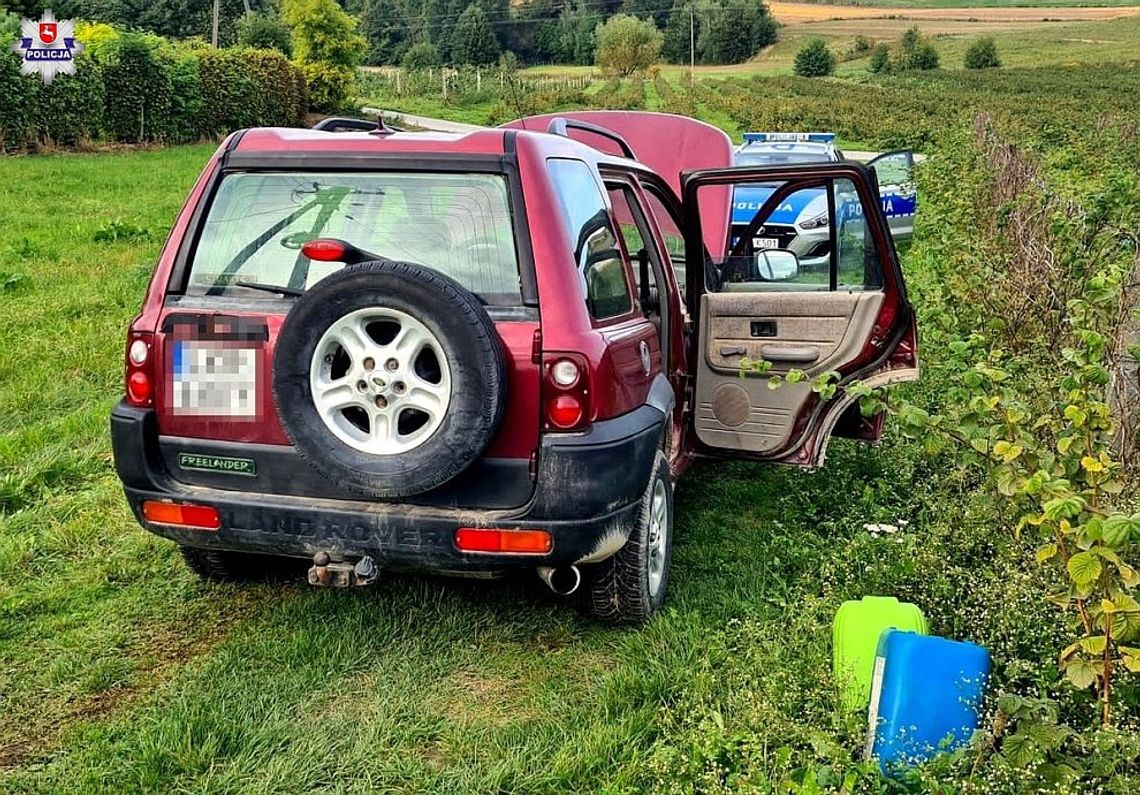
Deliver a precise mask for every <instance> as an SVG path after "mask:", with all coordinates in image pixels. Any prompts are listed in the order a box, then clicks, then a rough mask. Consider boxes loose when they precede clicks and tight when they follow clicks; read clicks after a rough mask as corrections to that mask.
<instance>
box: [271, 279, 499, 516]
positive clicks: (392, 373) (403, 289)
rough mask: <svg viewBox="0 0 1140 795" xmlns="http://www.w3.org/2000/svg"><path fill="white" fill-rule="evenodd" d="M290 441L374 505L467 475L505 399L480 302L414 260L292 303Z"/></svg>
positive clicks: (280, 369)
mask: <svg viewBox="0 0 1140 795" xmlns="http://www.w3.org/2000/svg"><path fill="white" fill-rule="evenodd" d="M273 395H274V400H275V402H276V406H277V412H278V414H279V416H280V418H281V424H282V426H283V427H284V429H285V433H286V435H287V436H288V437H289V439H290V441H292V442H293V445H294V446H295V447H296V448H297V451H298V452H299V453H300V454H301V457H302V458H304V459H305V460H306V461H307V462H309V464H311V465H312V466H313V467H314V468H316V469H317V470H318V471H320V472H321V473H323V474H324V475H325V476H326V477H327V478H329V479H330V480H332V481H334V482H336V483H339V484H342V485H344V486H346V487H348V488H350V489H352V490H354V491H356V492H359V493H360V494H363V495H365V496H367V497H372V498H382V499H384V498H398V497H408V496H412V495H415V494H422V493H424V492H427V491H431V490H432V489H434V488H437V487H438V486H441V485H443V484H444V483H446V482H448V481H449V480H451V479H452V478H454V477H456V476H457V475H458V474H459V473H461V472H462V471H463V470H464V469H466V468H467V467H468V466H470V465H471V464H472V463H473V462H474V461H475V460H476V459H477V458H478V457H479V456H480V455H481V454H482V453H483V451H484V450H485V449H486V447H487V445H488V444H489V443H490V441H491V437H492V436H493V435H494V433H495V430H496V429H497V428H498V425H499V421H500V419H501V418H502V414H503V408H504V406H505V405H506V397H507V371H506V364H505V361H504V355H503V350H502V343H501V342H500V340H499V337H498V333H497V332H496V331H495V327H494V324H493V323H492V321H491V319H490V317H488V315H487V312H486V311H485V310H484V309H483V306H482V304H480V302H479V300H478V299H477V298H476V297H475V296H474V295H472V294H471V293H470V292H468V291H467V290H466V289H464V288H463V287H462V286H461V285H460V284H459V283H457V282H456V281H454V280H453V279H451V278H449V277H447V276H445V275H443V274H441V273H439V272H438V271H434V270H432V269H431V268H426V267H423V266H421V265H416V264H412V263H407V262H394V261H390V260H384V261H376V262H364V263H360V264H357V265H350V266H348V267H346V268H344V269H343V270H340V271H338V272H336V273H334V274H332V275H330V276H328V277H326V278H324V279H322V280H321V281H320V282H318V283H317V284H316V285H315V286H314V287H313V288H312V289H310V290H308V291H307V292H306V293H305V294H304V295H302V296H301V297H300V298H298V299H297V301H296V302H295V303H294V305H293V307H292V309H291V310H290V311H289V314H288V315H287V316H286V318H285V322H284V323H283V325H282V328H281V332H280V334H279V335H278V338H277V347H276V351H275V353H274V360H273Z"/></svg>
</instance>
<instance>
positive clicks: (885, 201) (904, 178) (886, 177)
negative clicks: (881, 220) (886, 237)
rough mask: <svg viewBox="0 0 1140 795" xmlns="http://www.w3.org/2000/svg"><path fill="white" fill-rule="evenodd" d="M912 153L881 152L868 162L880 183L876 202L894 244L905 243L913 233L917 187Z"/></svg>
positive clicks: (905, 151) (916, 209)
mask: <svg viewBox="0 0 1140 795" xmlns="http://www.w3.org/2000/svg"><path fill="white" fill-rule="evenodd" d="M914 164H915V159H914V152H911V151H910V150H899V151H896V152H884V153H883V154H881V155H879V156H878V157H876V158H874V159H872V160H870V161H868V163H867V166H868V167H869V168H873V169H875V176H876V177H877V178H878V180H879V198H880V199H881V202H880V203H881V204H882V206H883V215H884V216H886V219H887V223H888V224H889V225H890V227H891V234H892V235H893V236H894V238H895V240H905V239H907V238H909V237H910V236H911V234H912V233H913V232H914V217H915V215H916V214H917V212H918V185H917V183H916V182H915V180H914Z"/></svg>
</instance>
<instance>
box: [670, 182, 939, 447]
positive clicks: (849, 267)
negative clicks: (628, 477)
mask: <svg viewBox="0 0 1140 795" xmlns="http://www.w3.org/2000/svg"><path fill="white" fill-rule="evenodd" d="M726 185H727V186H733V187H734V191H735V192H736V194H737V195H739V194H741V193H744V194H745V195H749V196H753V197H754V196H756V195H757V193H758V192H759V193H762V194H763V195H765V196H766V198H764V200H763V201H762V202H758V203H759V204H760V206H759V207H757V208H756V211H755V212H754V213H753V215H752V218H751V220H750V221H749V222H748V224H747V225H746V226H743V225H740V224H737V225H735V226H734V227H733V228H732V231H731V232H730V233H729V236H728V240H726V241H720V240H704V239H703V238H702V233H701V229H702V225H701V219H700V213H699V209H698V208H699V207H700V203H701V201H700V199H701V194H702V192H704V191H708V190H715V189H717V188H720V189H721V190H723V187H724V186H726ZM682 192H683V195H684V200H683V205H684V209H685V223H686V227H687V228H686V238H687V240H686V242H687V245H686V252H687V253H686V256H687V258H688V262H687V270H688V274H689V291H690V294H691V295H692V296H694V297H695V299H696V300H693V301H691V302H690V305H691V306H692V307H693V308H694V310H695V312H696V318H695V321H696V326H697V331H698V333H697V334H696V335H694V346H695V350H693V351H691V357H690V361H691V362H693V366H692V370H693V377H694V380H695V384H694V390H693V395H694V397H693V401H694V402H693V405H694V409H695V410H694V412H693V425H694V429H693V430H694V431H695V434H696V438H697V441H698V445H697V449H698V451H700V452H704V453H717V452H720V453H724V452H732V453H736V454H743V455H745V456H748V457H753V458H760V459H764V460H770V461H778V462H783V463H791V464H797V465H801V466H809V467H810V466H817V465H819V464H820V463H822V461H823V456H824V453H825V451H826V446H827V439H828V438H829V437H830V436H831V435H832V434H833V433H834V434H836V435H839V434H842V435H848V436H854V437H857V438H863V439H874V438H877V437H878V435H879V433H880V432H881V428H882V418H881V416H880V417H877V418H865V417H862V416H861V414H860V412H859V406H858V400H857V398H856V397H855V396H853V395H850V394H848V393H847V392H846V390H845V389H844V387H845V386H847V385H849V384H851V383H852V382H854V381H860V382H862V383H864V384H868V385H871V386H879V385H885V384H887V383H891V382H895V381H904V380H913V379H915V378H917V377H918V356H917V350H916V346H915V343H916V339H917V332H916V328H915V323H914V314H913V311H912V309H911V306H910V303H909V302H908V301H907V296H906V287H905V285H904V283H903V276H902V271H901V269H900V268H899V264H898V258H897V255H896V253H895V248H894V244H893V241H892V239H891V235H890V233H889V230H888V227H887V222H886V219H885V217H884V216H883V211H882V207H881V205H880V203H879V194H878V187H877V185H876V182H875V177H874V173H873V172H872V171H871V170H869V169H868V168H866V167H865V166H861V165H859V164H857V163H850V162H837V163H819V164H811V165H798V166H768V167H745V168H725V169H714V170H704V171H696V172H689V173H687V174H685V175H684V176H683V178H682ZM820 208H822V210H821V209H820ZM808 216H810V217H808ZM777 377H778V380H776V379H777ZM813 382H814V386H813ZM777 384H778V388H772V387H773V386H776V385H777ZM833 386H834V387H835V388H832V387H833ZM821 387H822V388H821Z"/></svg>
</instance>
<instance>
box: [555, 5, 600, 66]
mask: <svg viewBox="0 0 1140 795" xmlns="http://www.w3.org/2000/svg"><path fill="white" fill-rule="evenodd" d="M586 3H587V0H576V2H575V3H574V4H573V5H570V4H567V5H566V6H565V8H563V9H562V16H561V17H559V20H558V25H559V28H560V29H561V34H560V36H559V58H558V60H560V61H564V62H569V63H576V64H589V63H593V62H594V50H595V49H596V46H595V45H596V39H595V36H596V34H597V24H596V23H595V22H594V14H593V12H592V11H590V6H588V5H587V4H586Z"/></svg>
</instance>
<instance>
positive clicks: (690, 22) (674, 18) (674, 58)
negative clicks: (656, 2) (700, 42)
mask: <svg viewBox="0 0 1140 795" xmlns="http://www.w3.org/2000/svg"><path fill="white" fill-rule="evenodd" d="M696 24H697V19H696V8H695V7H694V6H693V3H692V0H676V2H674V3H673V8H672V9H671V10H670V11H669V18H668V19H667V20H666V21H665V32H664V37H663V39H662V42H661V57H662V58H664V59H665V60H666V61H668V62H669V63H688V62H689V57H690V52H689V48H690V38H689V37H690V34H691V33H692V32H693V31H692V30H691V29H690V26H695V25H696Z"/></svg>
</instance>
